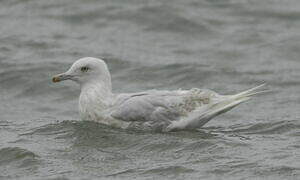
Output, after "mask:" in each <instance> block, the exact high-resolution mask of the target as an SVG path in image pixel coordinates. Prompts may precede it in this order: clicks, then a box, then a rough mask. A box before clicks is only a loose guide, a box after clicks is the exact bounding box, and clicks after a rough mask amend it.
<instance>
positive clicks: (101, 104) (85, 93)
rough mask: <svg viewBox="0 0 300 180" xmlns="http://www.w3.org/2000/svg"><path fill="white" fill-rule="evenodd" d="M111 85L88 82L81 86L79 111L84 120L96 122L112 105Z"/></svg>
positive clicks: (100, 82)
mask: <svg viewBox="0 0 300 180" xmlns="http://www.w3.org/2000/svg"><path fill="white" fill-rule="evenodd" d="M113 97H114V96H113V93H112V90H111V84H110V83H105V82H103V81H97V82H96V81H95V82H88V83H86V84H83V85H82V86H81V93H80V97H79V110H80V114H81V116H82V118H84V119H86V120H94V119H95V118H96V117H100V116H101V114H103V112H104V111H105V110H107V109H108V108H109V107H110V106H111V103H112V99H113Z"/></svg>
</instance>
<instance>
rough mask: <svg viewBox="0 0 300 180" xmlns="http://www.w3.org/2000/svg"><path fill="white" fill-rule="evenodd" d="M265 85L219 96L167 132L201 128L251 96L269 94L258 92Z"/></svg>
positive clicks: (170, 127)
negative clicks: (213, 101)
mask: <svg viewBox="0 0 300 180" xmlns="http://www.w3.org/2000/svg"><path fill="white" fill-rule="evenodd" d="M264 85H265V84H261V85H259V86H257V87H254V88H252V89H249V90H246V91H243V92H241V93H238V94H235V95H227V96H220V99H219V100H217V101H216V102H215V103H213V104H210V105H209V107H204V108H203V109H201V108H200V109H199V110H196V111H194V112H193V113H191V114H190V115H189V116H188V117H186V118H184V119H181V120H179V121H175V122H173V123H172V124H170V125H169V126H168V127H167V131H172V130H176V129H196V128H200V127H202V126H203V125H204V124H206V123H207V122H208V121H210V120H211V119H212V118H214V117H216V116H218V115H220V114H222V113H225V112H227V111H229V110H231V109H232V108H234V107H236V106H237V105H239V104H241V103H243V102H246V101H248V100H249V99H250V98H251V96H254V95H257V94H261V93H265V92H269V91H268V90H260V88H261V87H263V86H264Z"/></svg>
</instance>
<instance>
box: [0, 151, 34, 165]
mask: <svg viewBox="0 0 300 180" xmlns="http://www.w3.org/2000/svg"><path fill="white" fill-rule="evenodd" d="M37 157H38V156H37V155H36V154H34V153H33V152H31V151H29V150H27V149H22V148H19V147H6V148H2V149H0V166H2V165H7V164H9V163H12V162H15V161H18V162H21V163H18V164H19V167H22V166H26V164H29V163H31V162H34V161H36V158H37Z"/></svg>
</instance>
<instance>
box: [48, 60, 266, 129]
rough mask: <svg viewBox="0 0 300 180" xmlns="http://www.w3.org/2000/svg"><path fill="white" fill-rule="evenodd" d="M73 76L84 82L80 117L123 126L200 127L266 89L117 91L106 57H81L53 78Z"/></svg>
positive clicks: (61, 78) (154, 127) (80, 98)
mask: <svg viewBox="0 0 300 180" xmlns="http://www.w3.org/2000/svg"><path fill="white" fill-rule="evenodd" d="M66 79H71V80H73V81H75V82H78V83H79V84H80V86H81V93H80V97H79V112H80V116H81V119H83V120H92V121H97V122H100V123H102V124H106V125H110V126H114V127H119V128H123V129H138V130H154V131H174V130H183V129H197V128H200V127H202V126H203V125H204V124H206V123H207V122H208V121H209V120H211V119H212V118H214V117H215V116H217V115H219V114H221V113H224V112H226V111H228V110H230V109H232V108H233V107H235V106H237V105H238V104H240V103H242V102H244V101H247V100H249V98H250V96H252V95H255V94H258V93H261V92H264V91H258V89H259V88H260V87H262V86H263V85H261V86H258V87H256V88H253V89H250V90H248V91H244V92H242V93H239V94H236V95H219V94H217V93H215V92H213V91H211V90H205V89H197V88H194V89H191V90H174V91H158V90H150V91H145V92H140V93H127V94H126V93H124V94H114V93H112V88H111V77H110V73H109V71H108V68H107V66H106V64H105V62H104V61H102V60H100V59H96V58H90V57H88V58H82V59H80V60H78V61H76V62H75V63H74V64H73V65H72V67H71V68H70V69H69V70H68V71H67V72H66V73H62V74H59V75H57V76H56V77H54V78H53V82H58V81H61V80H66Z"/></svg>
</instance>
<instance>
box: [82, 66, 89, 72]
mask: <svg viewBox="0 0 300 180" xmlns="http://www.w3.org/2000/svg"><path fill="white" fill-rule="evenodd" d="M80 70H81V71H82V72H87V71H88V70H89V68H88V67H82V68H80Z"/></svg>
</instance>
